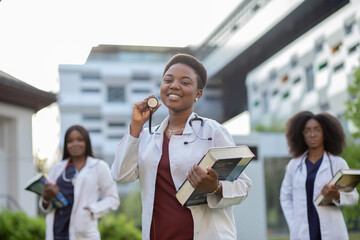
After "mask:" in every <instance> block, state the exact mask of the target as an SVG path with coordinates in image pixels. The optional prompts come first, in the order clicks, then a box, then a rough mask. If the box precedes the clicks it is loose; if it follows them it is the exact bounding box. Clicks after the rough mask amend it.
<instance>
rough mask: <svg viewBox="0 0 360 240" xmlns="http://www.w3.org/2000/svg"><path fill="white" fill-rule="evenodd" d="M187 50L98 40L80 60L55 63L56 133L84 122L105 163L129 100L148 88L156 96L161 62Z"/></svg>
mask: <svg viewBox="0 0 360 240" xmlns="http://www.w3.org/2000/svg"><path fill="white" fill-rule="evenodd" d="M189 52H190V49H188V48H168V47H146V46H113V45H100V46H97V47H94V48H93V49H92V50H91V53H90V55H89V57H88V59H87V61H86V63H85V64H83V65H60V67H59V73H60V93H59V107H60V112H61V136H64V134H65V131H66V130H67V128H68V127H69V126H71V125H73V124H81V125H83V126H85V127H86V128H87V129H88V130H89V132H90V135H91V140H92V144H93V148H94V152H95V155H96V156H97V157H99V158H102V159H104V160H105V161H106V162H108V163H109V164H110V163H111V162H112V161H113V159H114V149H115V146H116V143H117V142H118V141H119V140H120V139H121V137H122V136H123V134H124V133H125V131H126V129H127V128H128V125H129V123H130V121H131V117H132V108H133V104H134V103H135V102H137V101H140V100H142V99H144V98H146V97H147V96H149V95H151V94H153V95H155V96H156V97H157V98H159V87H160V84H161V79H162V74H163V70H164V67H165V64H166V63H167V62H168V61H169V59H170V58H171V57H172V56H173V55H174V54H176V53H189ZM210 92H211V91H210ZM210 95H211V94H210ZM199 114H200V113H199ZM166 115H167V110H166V108H165V107H161V108H159V109H158V111H156V113H155V114H154V116H153V124H154V125H155V124H158V123H160V122H161V121H162V120H163V119H164V118H165V117H166ZM61 144H63V143H61ZM61 147H63V146H61Z"/></svg>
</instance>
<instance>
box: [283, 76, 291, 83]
mask: <svg viewBox="0 0 360 240" xmlns="http://www.w3.org/2000/svg"><path fill="white" fill-rule="evenodd" d="M288 79H289V77H288V75H285V76H283V77H282V78H281V83H286V82H287V80H288Z"/></svg>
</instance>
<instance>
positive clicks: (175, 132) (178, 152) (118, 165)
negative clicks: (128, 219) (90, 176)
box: [111, 54, 252, 240]
mask: <svg viewBox="0 0 360 240" xmlns="http://www.w3.org/2000/svg"><path fill="white" fill-rule="evenodd" d="M206 75H207V74H206V70H205V68H204V66H203V64H202V63H201V62H200V61H198V60H197V59H196V58H194V57H193V56H191V55H187V54H177V55H175V56H174V57H172V58H171V59H170V61H169V62H168V64H167V65H166V67H165V70H164V73H163V77H162V82H161V86H160V97H161V100H162V103H160V104H159V105H158V106H157V107H154V108H153V109H150V108H149V106H148V105H147V101H148V100H149V98H146V99H144V100H142V101H139V102H137V103H135V105H134V107H133V116H132V120H131V123H130V126H129V129H128V131H127V133H126V134H125V135H124V137H123V138H122V139H121V141H120V142H119V144H118V146H117V149H116V153H115V160H114V163H113V164H112V166H111V172H112V174H113V177H114V179H115V180H117V181H120V182H122V183H127V182H132V181H135V180H137V179H139V181H140V188H141V198H142V235H143V239H144V240H147V239H151V240H153V239H154V240H155V239H156V240H161V239H172V240H180V239H181V240H184V239H204V240H205V239H206V240H208V239H212V240H217V239H218V240H220V239H228V240H235V239H237V234H236V227H235V219H234V216H233V213H232V206H233V205H235V204H239V203H240V202H242V201H243V200H244V199H245V198H246V197H247V195H248V192H249V190H250V188H251V185H252V183H251V180H250V179H249V178H248V177H247V176H246V174H245V173H242V174H241V175H240V176H239V177H238V178H237V179H236V180H234V181H233V182H228V181H219V180H218V175H217V173H216V172H215V170H213V169H212V168H207V170H206V171H203V170H202V169H201V168H200V167H199V166H197V163H198V162H199V161H200V159H201V157H202V156H203V155H204V154H205V153H206V152H207V150H208V149H209V147H215V146H234V145H235V144H234V141H233V139H232V137H231V135H230V134H229V132H228V131H227V130H226V129H225V128H224V127H223V126H221V125H220V124H219V123H217V122H216V121H214V120H211V119H208V118H202V117H199V116H197V115H196V114H195V113H194V112H193V108H194V104H195V103H196V101H197V100H198V99H199V98H200V97H201V96H202V92H203V89H204V87H205V85H206V78H207V76H206ZM161 104H163V105H165V106H166V107H167V108H168V112H169V115H168V116H167V118H166V119H165V120H164V121H163V122H162V123H161V124H160V125H159V126H157V127H155V128H154V130H153V131H151V129H145V130H144V129H143V125H144V124H145V122H146V121H147V120H148V119H149V117H150V116H151V115H150V111H153V112H155V111H156V110H157V109H158V107H160V105H161ZM149 130H150V131H149ZM186 179H188V180H189V181H190V183H191V185H192V186H193V187H194V188H195V189H197V190H201V191H203V192H207V193H208V194H207V204H202V205H196V206H190V207H182V206H181V204H180V203H179V202H178V200H177V199H176V197H175V193H176V191H177V190H178V189H179V187H180V185H181V184H182V183H183V182H184V181H185V180H186Z"/></svg>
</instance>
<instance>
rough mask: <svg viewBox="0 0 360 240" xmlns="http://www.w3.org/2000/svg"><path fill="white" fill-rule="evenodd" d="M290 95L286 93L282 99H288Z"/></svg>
mask: <svg viewBox="0 0 360 240" xmlns="http://www.w3.org/2000/svg"><path fill="white" fill-rule="evenodd" d="M289 95H290V93H289V92H286V93H284V94H283V96H282V99H287V98H288V97H289Z"/></svg>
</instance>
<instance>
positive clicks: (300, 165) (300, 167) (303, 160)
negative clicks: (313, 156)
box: [296, 152, 334, 177]
mask: <svg viewBox="0 0 360 240" xmlns="http://www.w3.org/2000/svg"><path fill="white" fill-rule="evenodd" d="M326 155H327V156H328V158H329V162H330V170H331V175H332V177H334V170H333V165H332V161H331V158H330V155H329V153H328V152H326ZM306 157H307V154H304V155H303V156H302V157H301V161H300V163H299V165H298V166H297V168H296V171H297V170H300V172H301V171H302V165H303V164H304V162H305V159H306Z"/></svg>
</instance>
